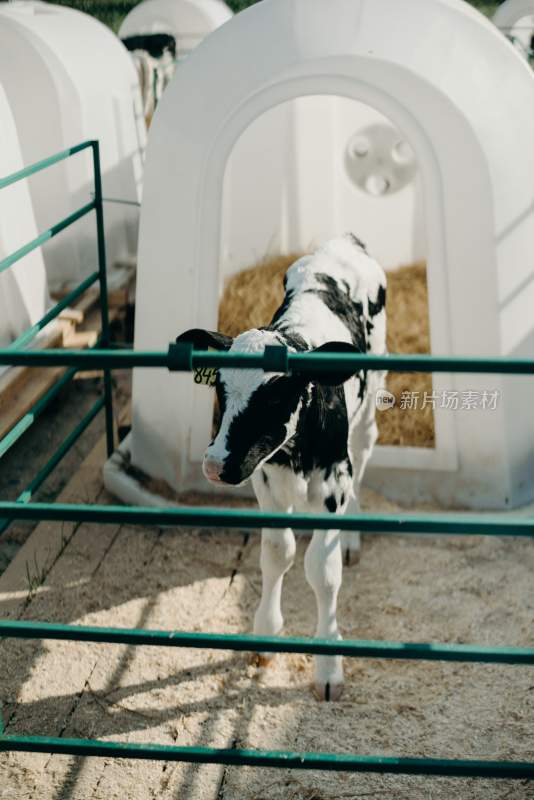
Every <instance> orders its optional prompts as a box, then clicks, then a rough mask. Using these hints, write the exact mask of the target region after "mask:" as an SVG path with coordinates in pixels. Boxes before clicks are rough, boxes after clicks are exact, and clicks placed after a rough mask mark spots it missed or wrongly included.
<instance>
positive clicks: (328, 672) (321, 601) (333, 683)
mask: <svg viewBox="0 0 534 800" xmlns="http://www.w3.org/2000/svg"><path fill="white" fill-rule="evenodd" d="M304 569H305V571H306V578H307V580H308V583H309V584H310V586H311V587H312V589H313V591H314V594H315V600H316V603H317V628H316V631H315V635H316V637H317V638H319V639H334V640H337V639H341V634H340V633H339V630H338V627H337V616H336V615H337V595H338V592H339V588H340V586H341V571H342V559H341V544H340V535H339V531H336V530H329V531H314V533H313V536H312V540H311V542H310V544H309V545H308V549H307V550H306V556H305V558H304ZM315 691H316V693H317V695H318V697H319V699H320V700H337V699H338V698H339V696H340V695H341V692H342V691H343V663H342V658H341V656H315Z"/></svg>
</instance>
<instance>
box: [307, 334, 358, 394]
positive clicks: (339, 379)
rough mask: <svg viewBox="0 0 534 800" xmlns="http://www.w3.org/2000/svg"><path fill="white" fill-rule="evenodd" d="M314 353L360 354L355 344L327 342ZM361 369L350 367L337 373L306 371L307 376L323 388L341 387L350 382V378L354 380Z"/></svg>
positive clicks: (313, 351)
mask: <svg viewBox="0 0 534 800" xmlns="http://www.w3.org/2000/svg"><path fill="white" fill-rule="evenodd" d="M311 352H312V353H339V354H345V353H360V352H361V350H359V349H358V348H357V347H355V346H354V345H353V344H348V343H347V342H326V344H322V345H321V346H320V347H316V348H315V350H312V351H311ZM360 369H361V367H357V366H354V367H350V368H347V369H346V370H342V369H340V370H339V371H337V370H336V371H335V372H330V371H329V372H326V371H325V372H319V371H317V372H313V371H311V370H310V371H308V370H306V375H310V377H311V379H312V380H313V382H314V383H319V384H321V386H341V384H343V383H345V381H348V379H349V378H352V376H353V375H355V374H356V373H357V372H360Z"/></svg>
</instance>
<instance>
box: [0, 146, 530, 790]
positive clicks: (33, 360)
mask: <svg viewBox="0 0 534 800" xmlns="http://www.w3.org/2000/svg"><path fill="white" fill-rule="evenodd" d="M88 147H91V148H92V149H93V160H94V175H95V194H94V200H93V201H92V202H91V203H89V204H87V205H86V206H83V207H82V208H81V209H78V211H76V212H74V213H73V214H71V215H70V217H68V218H66V219H65V220H62V221H61V222H60V223H58V224H57V225H55V226H53V227H52V228H50V229H49V230H48V231H46V232H45V233H44V234H42V235H41V236H39V237H37V239H35V240H34V241H33V242H30V243H29V244H28V245H26V246H24V247H22V248H20V249H19V250H18V251H17V252H16V253H14V254H12V255H11V256H8V257H7V258H6V259H4V260H3V261H0V272H1V271H2V270H3V269H7V268H9V266H11V265H12V264H13V263H15V262H16V261H17V260H19V259H20V258H22V257H23V256H24V255H25V254H27V253H28V252H30V251H31V249H34V247H38V246H39V245H40V244H42V243H43V242H44V241H46V240H47V239H48V238H50V237H51V236H55V235H57V234H58V233H60V232H61V230H64V229H65V228H66V227H68V225H70V224H73V222H75V221H76V219H79V218H81V217H82V216H83V215H85V214H86V213H89V211H92V210H94V211H95V212H96V222H97V249H98V272H95V273H93V274H92V275H91V276H89V277H88V278H87V279H86V280H85V281H84V282H82V283H81V284H80V285H79V286H78V287H77V288H76V289H75V290H74V291H73V293H71V294H70V295H69V296H68V297H67V298H65V300H63V301H61V303H60V304H58V305H56V306H55V307H54V308H53V309H51V310H50V311H49V312H48V313H47V315H45V317H43V319H42V320H40V321H39V322H38V323H36V325H34V326H33V327H32V328H30V329H28V331H26V332H25V333H24V334H23V335H22V336H21V337H19V339H18V340H17V341H16V342H14V343H13V344H12V345H11V346H10V347H8V348H4V349H0V364H9V365H14V366H15V365H16V366H27V367H32V366H39V367H58V366H61V367H65V368H66V369H67V372H66V373H65V375H64V376H63V377H62V378H61V379H60V380H59V382H58V383H57V384H56V385H55V386H54V387H52V389H50V390H49V391H48V392H47V394H46V395H45V396H44V397H43V398H42V399H41V401H39V403H36V404H35V405H34V407H33V408H32V409H30V411H29V412H28V413H27V414H26V415H25V416H24V417H22V419H21V420H20V422H19V423H17V425H16V426H15V427H14V428H13V429H12V430H11V431H10V432H9V433H8V434H7V436H6V437H4V439H2V440H0V458H1V456H2V455H4V454H5V453H6V452H7V451H8V450H9V449H10V448H11V447H12V446H13V445H14V444H15V442H16V441H17V440H18V439H19V438H20V437H21V436H22V435H23V433H25V432H26V431H27V430H28V428H29V427H30V426H31V424H32V423H33V422H34V420H35V419H36V418H37V417H38V416H39V414H40V413H41V412H42V411H43V410H44V408H45V407H46V405H47V404H48V403H49V402H50V400H51V399H53V397H54V396H55V395H56V394H57V392H58V391H59V390H60V388H61V387H62V386H64V385H66V383H68V381H69V380H71V379H72V377H73V376H74V374H75V373H76V372H77V371H78V370H83V369H90V370H94V369H101V370H103V375H104V394H103V397H102V398H100V399H99V400H98V401H97V402H96V403H95V404H94V406H93V407H92V409H91V410H90V411H89V412H88V414H86V415H85V416H84V418H83V419H82V420H81V421H80V423H79V424H78V425H77V426H76V427H75V429H74V430H73V431H72V432H71V433H70V434H69V436H67V438H66V439H65V440H64V442H63V443H62V444H61V445H60V447H59V448H58V449H57V450H56V452H55V453H53V455H52V456H51V458H50V459H49V461H48V462H47V463H46V464H45V466H44V467H43V468H42V469H41V470H40V471H39V472H38V473H37V475H36V476H35V477H34V479H33V480H32V481H31V483H30V484H29V486H28V487H26V489H25V490H24V492H22V494H20V495H19V497H18V498H17V500H16V501H14V502H13V501H12V502H8V501H1V502H0V533H1V532H2V531H3V530H5V529H6V528H7V526H8V525H9V524H10V523H11V522H12V521H13V520H16V519H19V520H20V519H25V520H51V521H75V522H88V523H97V522H98V523H127V524H148V525H161V526H172V525H174V526H176V525H179V526H195V527H210V528H213V527H218V528H243V527H247V528H250V527H252V528H264V527H267V528H284V527H287V526H288V525H289V526H290V527H293V528H297V529H298V528H302V529H310V528H315V529H320V530H326V529H329V528H331V526H332V516H331V515H330V514H279V513H263V512H257V511H249V510H243V509H221V508H193V507H180V508H149V507H146V508H145V507H125V506H112V505H80V504H64V503H37V502H31V499H32V496H33V495H34V493H35V491H36V490H37V489H38V487H39V486H40V485H41V484H42V483H43V482H44V480H46V478H47V477H48V475H49V474H50V473H51V472H52V470H53V469H54V468H55V466H56V465H57V464H58V463H59V461H60V460H61V459H62V458H63V456H64V455H65V453H66V452H68V450H69V449H70V448H71V447H72V445H73V444H74V443H75V442H76V441H77V439H78V438H79V436H80V435H81V434H82V433H83V431H84V430H85V429H86V428H87V426H88V425H89V424H90V422H91V421H92V420H93V419H94V417H95V416H96V415H97V414H98V413H99V412H100V411H101V410H102V409H103V410H104V411H105V415H106V438H107V451H108V454H111V452H112V451H113V411H112V394H111V370H112V369H119V368H120V369H124V368H134V367H143V368H162V369H168V370H171V371H177V372H180V371H181V372H188V371H191V370H193V369H194V368H196V367H232V368H238V369H262V370H265V371H267V372H271V371H276V372H293V373H295V372H298V373H301V374H303V375H309V376H314V375H317V374H320V373H324V372H331V371H336V372H339V371H342V372H346V373H347V376H348V375H350V374H354V373H357V372H359V371H361V370H372V369H379V370H384V369H385V370H390V371H391V370H393V371H403V372H408V371H411V372H462V373H494V374H508V375H510V374H518V375H524V376H525V375H534V359H506V358H471V357H463V358H452V357H446V356H438V357H436V356H427V355H408V356H404V355H388V356H380V357H379V356H369V355H364V354H335V353H288V352H287V350H286V348H284V347H267V348H266V349H265V353H264V354H260V355H258V354H234V353H219V352H203V351H194V350H193V348H192V346H191V345H190V344H187V343H180V344H171V345H169V348H168V350H167V351H161V352H144V351H120V352H118V351H113V350H112V349H111V347H110V340H109V322H108V309H107V284H106V269H105V245H104V226H103V211H102V191H101V178H100V163H99V153H98V143H97V142H85V143H83V144H81V145H78V146H77V147H74V148H71V149H69V150H66V151H64V152H63V153H60V154H58V155H57V156H53V157H52V158H50V159H46V161H43V162H40V163H39V164H37V165H34V166H33V167H28V168H27V169H24V170H21V171H20V172H18V173H16V174H15V175H12V176H9V177H7V178H4V179H0V189H1V188H2V187H4V186H8V185H10V184H11V183H14V182H15V181H16V180H20V179H22V178H25V177H28V176H29V175H31V174H33V172H36V171H38V170H39V169H44V168H46V167H47V166H50V165H51V164H54V163H57V162H58V161H60V160H62V159H64V158H68V157H69V156H71V155H73V154H75V153H77V152H80V151H81V150H83V149H85V148H88ZM97 280H98V281H99V282H100V304H101V314H102V336H101V339H100V340H99V342H98V343H97V345H96V347H95V348H93V349H92V350H90V351H78V350H71V351H64V350H31V351H28V350H22V349H21V347H22V346H23V345H26V344H27V343H28V342H29V341H31V339H32V338H33V337H34V336H35V335H36V334H37V333H38V331H39V330H41V329H42V327H44V326H45V325H46V324H48V322H50V321H51V320H52V319H54V318H55V317H56V316H57V314H58V313H59V312H60V311H61V308H63V307H64V306H65V305H66V304H67V303H68V302H72V300H73V299H75V297H78V296H79V295H80V294H81V293H82V292H83V291H85V289H86V288H87V287H88V286H89V285H92V284H93V283H95V282H96V281H97ZM58 307H59V308H58ZM336 527H339V528H340V529H341V530H362V531H365V532H367V533H371V534H374V533H380V534H384V533H390V534H403V533H417V534H447V535H451V534H453V535H462V536H465V535H473V534H476V535H484V536H511V537H514V536H517V537H530V538H534V517H523V516H513V517H512V516H510V515H507V516H504V515H499V514H450V515H449V514H447V515H443V514H441V515H440V514H419V515H413V514H412V515H410V514H369V513H359V514H355V515H352V516H348V515H347V516H340V517H336ZM0 637H2V638H5V639H10V638H22V639H56V640H68V641H83V642H93V643H95V644H111V643H113V644H123V645H135V646H160V647H195V648H206V649H218V650H236V651H252V652H291V653H308V654H315V655H317V654H321V655H335V654H337V655H343V656H347V657H352V658H379V659H400V660H406V659H410V660H430V661H456V662H464V663H491V664H502V665H515V666H516V667H517V666H531V665H534V648H519V647H488V646H479V645H470V644H449V643H445V644H439V643H425V642H423V643H417V642H376V641H367V640H361V641H359V640H345V641H330V640H322V639H306V638H298V637H283V638H280V637H265V636H251V635H245V634H216V633H214V634H206V633H196V632H187V631H160V630H158V631H156V630H137V629H124V628H104V627H102V628H99V627H84V626H75V625H60V624H54V623H46V622H34V621H26V620H24V621H23V620H0ZM1 751H25V752H45V753H61V754H65V755H77V756H100V757H108V758H110V757H112V758H137V759H159V760H165V761H183V762H191V763H212V764H228V765H236V766H237V765H248V766H256V767H278V768H285V769H317V770H334V771H341V770H343V771H351V772H374V773H390V774H408V775H440V776H448V777H486V778H514V779H533V778H534V762H519V761H489V760H462V759H433V758H397V757H385V756H372V755H339V754H334V753H298V752H297V753H295V752H284V751H260V750H243V749H238V748H232V749H216V748H203V747H176V746H164V745H156V744H132V743H123V742H101V741H97V740H92V739H66V738H63V737H52V738H51V737H45V736H15V735H8V734H7V733H6V732H3V730H2V727H1V719H0V752H1Z"/></svg>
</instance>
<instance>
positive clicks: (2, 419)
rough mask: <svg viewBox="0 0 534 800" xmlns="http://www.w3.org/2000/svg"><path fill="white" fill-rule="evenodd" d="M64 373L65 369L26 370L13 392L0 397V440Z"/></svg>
mask: <svg viewBox="0 0 534 800" xmlns="http://www.w3.org/2000/svg"><path fill="white" fill-rule="evenodd" d="M64 372H65V368H64V367H50V368H40V367H34V368H32V369H31V371H30V370H28V369H26V370H25V374H24V375H23V376H21V380H20V381H18V382H17V384H16V387H14V388H13V391H10V392H7V393H4V394H2V395H0V439H1V438H3V437H4V436H5V435H6V434H7V433H9V431H10V430H11V429H12V428H13V427H14V426H15V425H16V424H17V422H19V420H21V419H22V417H23V416H24V415H25V414H27V413H28V411H29V410H30V408H31V407H32V406H33V405H34V404H35V403H37V401H38V400H40V399H41V397H42V396H43V395H44V394H45V393H46V392H47V391H48V389H50V388H51V387H52V386H53V385H54V384H55V383H56V382H57V381H58V380H59V378H61V376H62V375H63V373H64ZM15 389H16V391H15Z"/></svg>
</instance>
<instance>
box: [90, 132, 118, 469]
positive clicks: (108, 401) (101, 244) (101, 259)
mask: <svg viewBox="0 0 534 800" xmlns="http://www.w3.org/2000/svg"><path fill="white" fill-rule="evenodd" d="M91 146H92V149H93V169H94V176H95V210H96V234H97V243H98V272H99V280H100V314H101V316H102V347H104V348H105V349H107V348H109V345H110V333H109V310H108V282H107V275H106V243H105V237H104V209H103V205H102V175H101V172H100V146H99V144H98V141H96V140H95V141H93V142H92V145H91ZM104 398H105V414H106V446H107V453H108V456H110V455H111V454H112V453H113V450H114V449H115V443H114V437H113V388H112V383H111V370H109V369H104Z"/></svg>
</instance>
